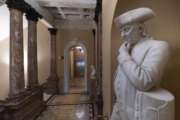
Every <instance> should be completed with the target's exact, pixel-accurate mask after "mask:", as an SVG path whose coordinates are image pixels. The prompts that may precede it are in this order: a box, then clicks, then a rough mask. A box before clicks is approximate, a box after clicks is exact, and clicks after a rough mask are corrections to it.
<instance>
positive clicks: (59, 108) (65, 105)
mask: <svg viewBox="0 0 180 120" xmlns="http://www.w3.org/2000/svg"><path fill="white" fill-rule="evenodd" d="M83 90H84V89H83V88H82V87H77V86H76V85H75V84H73V87H71V89H70V94H67V95H56V96H53V97H52V98H51V99H50V100H49V101H48V103H47V109H46V110H45V111H44V112H43V113H42V114H41V115H40V116H39V118H37V120H93V106H92V104H91V101H90V98H89V96H88V95H86V94H84V91H83Z"/></svg>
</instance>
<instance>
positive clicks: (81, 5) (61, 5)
mask: <svg viewBox="0 0 180 120" xmlns="http://www.w3.org/2000/svg"><path fill="white" fill-rule="evenodd" d="M36 1H37V3H38V4H39V5H40V6H41V7H43V8H45V9H47V10H48V11H49V12H50V13H51V14H52V15H53V17H54V20H55V23H56V24H57V25H58V27H60V28H80V29H81V28H82V29H88V28H94V27H95V25H94V24H95V22H94V17H95V9H96V4H97V1H96V0H36Z"/></svg>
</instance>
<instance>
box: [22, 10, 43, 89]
mask: <svg viewBox="0 0 180 120" xmlns="http://www.w3.org/2000/svg"><path fill="white" fill-rule="evenodd" d="M41 17H42V16H41V15H39V14H38V13H37V12H36V11H35V10H34V9H33V8H30V9H29V10H28V11H27V13H26V18H27V20H28V84H27V87H28V88H30V89H32V88H35V87H38V86H39V83H38V64H37V21H38V18H41Z"/></svg>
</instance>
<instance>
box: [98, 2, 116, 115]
mask: <svg viewBox="0 0 180 120" xmlns="http://www.w3.org/2000/svg"><path fill="white" fill-rule="evenodd" d="M102 2H103V3H102V4H103V6H102V27H103V28H102V60H103V61H102V82H103V83H102V86H103V88H102V89H103V90H102V91H103V113H104V116H107V117H109V116H110V114H111V109H112V97H111V96H112V80H111V27H112V20H113V16H114V10H115V6H116V3H117V0H103V1H102Z"/></svg>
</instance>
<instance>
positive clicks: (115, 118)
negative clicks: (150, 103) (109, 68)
mask: <svg viewBox="0 0 180 120" xmlns="http://www.w3.org/2000/svg"><path fill="white" fill-rule="evenodd" d="M119 54H121V53H119ZM130 57H131V59H129V60H127V61H125V62H124V63H123V64H121V63H120V62H121V61H119V65H118V67H117V70H116V75H115V81H114V86H115V94H116V103H115V104H114V108H113V113H112V116H111V120H141V119H140V118H138V117H140V115H141V112H143V111H142V110H141V109H139V107H140V106H139V104H140V103H139V102H140V101H141V97H139V95H141V92H146V91H149V90H151V89H155V88H157V87H158V86H159V84H160V80H161V76H162V73H163V70H164V67H165V66H166V65H167V61H168V58H169V46H168V44H167V43H166V42H163V41H157V40H152V39H150V38H149V39H145V40H144V39H143V40H140V41H139V42H138V43H137V44H135V45H134V46H133V48H132V49H131V51H130ZM118 59H119V57H118ZM142 95H143V94H142Z"/></svg>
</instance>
